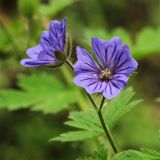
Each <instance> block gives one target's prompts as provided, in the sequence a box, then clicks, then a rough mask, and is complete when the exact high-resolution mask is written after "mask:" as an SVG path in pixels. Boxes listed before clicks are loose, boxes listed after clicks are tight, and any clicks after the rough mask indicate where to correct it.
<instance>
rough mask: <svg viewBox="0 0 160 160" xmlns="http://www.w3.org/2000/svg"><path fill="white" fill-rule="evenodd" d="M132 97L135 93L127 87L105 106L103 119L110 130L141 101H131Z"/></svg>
mask: <svg viewBox="0 0 160 160" xmlns="http://www.w3.org/2000/svg"><path fill="white" fill-rule="evenodd" d="M134 95H135V92H133V89H132V87H129V88H127V89H125V90H123V91H122V92H121V93H120V94H119V95H118V96H117V97H116V98H115V99H114V100H112V101H110V102H109V103H108V104H107V106H106V110H105V113H104V118H105V120H106V123H107V124H108V126H109V127H110V128H113V127H114V126H115V124H116V123H117V122H118V120H119V119H120V118H121V117H122V116H123V115H124V114H126V113H127V112H129V111H130V110H131V109H132V108H133V107H135V106H136V105H137V104H139V103H140V102H141V101H142V100H133V101H131V99H132V98H133V96H134Z"/></svg>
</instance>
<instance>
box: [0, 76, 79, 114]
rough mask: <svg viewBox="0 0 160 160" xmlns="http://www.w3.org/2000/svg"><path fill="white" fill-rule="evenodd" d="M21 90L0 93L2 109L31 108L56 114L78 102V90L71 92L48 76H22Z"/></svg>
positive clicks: (20, 79)
mask: <svg viewBox="0 0 160 160" xmlns="http://www.w3.org/2000/svg"><path fill="white" fill-rule="evenodd" d="M18 85H19V87H20V88H21V90H15V89H6V90H2V91H0V108H7V109H9V110H17V109H20V108H31V110H34V111H42V112H44V113H56V112H59V111H61V110H62V109H64V108H67V107H68V106H69V105H70V104H72V103H74V102H76V101H78V98H77V97H78V95H77V94H78V92H77V90H71V89H69V88H67V87H65V86H64V85H63V83H62V82H61V81H59V80H57V79H56V78H55V77H53V76H51V75H48V74H40V75H30V76H24V75H22V76H20V77H19V78H18ZM73 95H75V96H73Z"/></svg>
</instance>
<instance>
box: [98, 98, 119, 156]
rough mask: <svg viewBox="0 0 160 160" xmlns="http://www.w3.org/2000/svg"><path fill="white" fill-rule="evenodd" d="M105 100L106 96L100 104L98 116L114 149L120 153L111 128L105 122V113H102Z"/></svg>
mask: <svg viewBox="0 0 160 160" xmlns="http://www.w3.org/2000/svg"><path fill="white" fill-rule="evenodd" d="M104 101H105V97H103V98H102V101H101V104H100V107H99V109H98V110H97V113H98V117H99V120H100V122H101V125H102V127H103V130H104V132H105V134H106V136H107V138H108V140H109V142H110V144H111V146H112V149H113V150H114V152H115V153H118V149H117V146H116V144H115V142H114V140H113V137H112V134H111V133H110V130H109V128H108V127H107V125H106V124H105V121H104V118H103V115H102V112H101V111H102V107H103V104H104Z"/></svg>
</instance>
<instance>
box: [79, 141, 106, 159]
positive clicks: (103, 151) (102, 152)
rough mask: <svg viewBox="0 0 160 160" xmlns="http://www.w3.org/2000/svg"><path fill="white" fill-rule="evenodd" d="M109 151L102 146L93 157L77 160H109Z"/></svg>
mask: <svg viewBox="0 0 160 160" xmlns="http://www.w3.org/2000/svg"><path fill="white" fill-rule="evenodd" d="M107 157H108V150H107V148H106V147H105V146H104V145H103V144H101V145H100V146H99V147H98V150H97V151H95V152H94V155H93V156H89V157H88V156H80V157H78V158H77V159H76V160H107Z"/></svg>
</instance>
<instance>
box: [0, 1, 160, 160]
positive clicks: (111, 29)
mask: <svg viewBox="0 0 160 160" xmlns="http://www.w3.org/2000/svg"><path fill="white" fill-rule="evenodd" d="M63 17H66V18H67V31H68V33H69V34H71V36H72V39H73V49H74V50H75V47H76V45H77V44H78V45H80V46H82V47H85V48H87V49H88V50H89V51H91V49H90V46H91V42H90V39H91V37H92V36H98V37H100V38H103V39H106V40H108V39H110V38H111V37H113V36H120V37H121V38H122V40H123V42H124V43H127V44H128V45H129V46H130V48H131V52H132V55H133V56H134V57H135V58H136V59H137V61H138V63H139V67H138V70H137V72H136V73H134V75H133V76H132V77H131V78H130V81H129V84H128V85H131V86H133V88H134V90H135V91H136V98H137V97H138V98H140V99H143V100H144V101H143V102H142V103H140V104H139V105H138V106H137V107H136V108H134V109H132V111H131V112H129V113H127V114H126V115H125V116H124V117H123V118H121V119H120V121H119V123H118V124H117V125H116V127H115V128H114V129H113V133H114V137H115V140H116V142H117V144H118V146H119V148H120V149H121V150H123V149H129V148H130V149H137V148H142V147H146V148H152V149H155V150H158V151H160V123H159V120H160V98H159V97H160V63H159V62H160V0H152V1H150V0H115V1H110V0H0V160H72V159H75V158H76V157H78V155H83V154H90V153H92V152H93V151H94V150H95V149H96V148H97V146H96V140H94V139H90V140H88V141H85V142H73V143H69V142H67V143H59V142H48V140H49V139H50V138H52V137H55V136H57V135H58V134H59V133H61V132H64V131H67V130H68V129H69V127H66V126H64V125H63V122H64V121H66V120H67V115H68V113H69V111H72V110H87V109H88V108H89V105H90V104H89V103H88V101H87V100H86V98H85V97H83V94H81V91H80V90H79V88H78V89H77V88H76V87H75V86H74V85H73V84H72V74H71V73H70V72H69V70H67V69H66V68H65V67H61V68H59V69H54V70H51V69H47V68H24V67H23V66H21V65H20V60H21V59H22V58H24V57H26V53H25V51H26V49H27V48H29V47H32V46H34V45H36V44H37V43H38V42H39V37H40V35H41V32H42V31H43V30H47V29H48V26H49V21H50V20H53V19H57V20H62V19H63ZM75 60H76V55H75V54H74V55H73V56H72V61H73V62H75Z"/></svg>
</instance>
